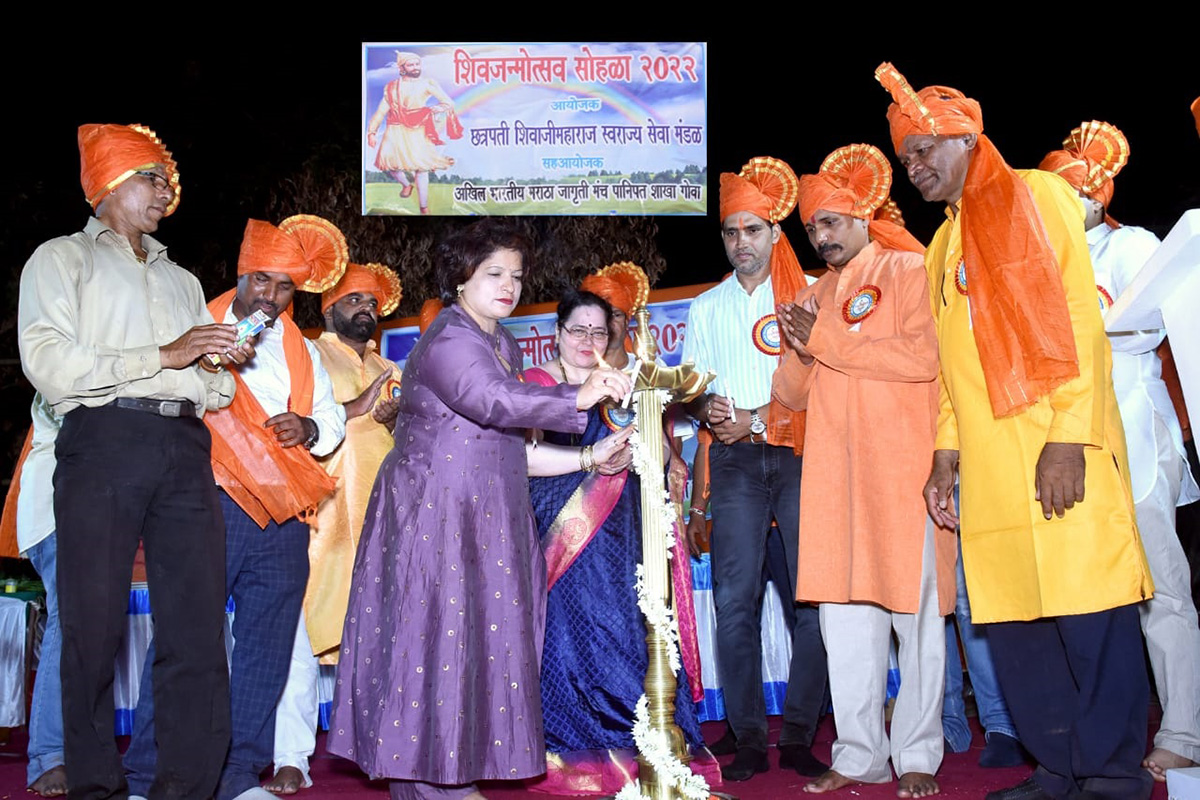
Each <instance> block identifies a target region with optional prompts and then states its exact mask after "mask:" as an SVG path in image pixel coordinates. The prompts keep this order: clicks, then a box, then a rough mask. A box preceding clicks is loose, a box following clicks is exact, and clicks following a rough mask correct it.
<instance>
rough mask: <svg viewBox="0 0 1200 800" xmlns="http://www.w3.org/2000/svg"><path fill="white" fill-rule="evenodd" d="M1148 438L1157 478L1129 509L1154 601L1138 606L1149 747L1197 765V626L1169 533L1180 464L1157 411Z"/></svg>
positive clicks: (1180, 555)
mask: <svg viewBox="0 0 1200 800" xmlns="http://www.w3.org/2000/svg"><path fill="white" fill-rule="evenodd" d="M1154 439H1155V443H1156V449H1157V451H1158V463H1157V468H1158V476H1157V478H1156V479H1155V481H1154V487H1153V489H1152V490H1151V491H1150V494H1148V495H1147V496H1146V497H1145V498H1143V499H1142V501H1141V502H1139V503H1137V505H1136V506H1135V511H1136V513H1137V523H1138V530H1139V531H1140V532H1141V534H1142V546H1143V547H1145V548H1146V561H1147V562H1148V563H1149V564H1150V577H1152V578H1153V579H1154V597H1152V598H1151V599H1150V600H1147V601H1146V602H1144V603H1142V604H1141V605H1140V606H1139V607H1138V610H1139V612H1140V614H1141V621H1142V633H1143V634H1144V635H1145V637H1146V650H1147V652H1149V654H1150V668H1151V670H1152V671H1153V673H1154V683H1155V685H1156V686H1157V688H1158V699H1159V701H1160V702H1161V703H1162V709H1163V716H1162V725H1160V726H1159V729H1158V733H1156V734H1155V735H1154V746H1155V747H1161V748H1163V749H1165V750H1170V751H1171V752H1172V753H1175V754H1177V755H1181V756H1183V757H1184V758H1187V759H1191V760H1192V761H1200V627H1198V626H1197V624H1196V607H1195V605H1193V603H1192V575H1191V570H1190V568H1189V567H1188V562H1187V556H1186V555H1184V552H1183V547H1182V546H1181V545H1180V544H1179V537H1178V535H1177V534H1176V533H1175V503H1176V502H1178V500H1179V492H1180V487H1181V485H1182V479H1183V470H1184V469H1186V466H1185V464H1184V461H1183V458H1182V457H1181V456H1180V455H1179V453H1178V452H1177V451H1176V450H1175V447H1174V445H1173V443H1172V441H1171V435H1170V431H1169V430H1168V428H1167V426H1166V424H1165V423H1164V422H1163V420H1162V418H1161V417H1159V416H1158V414H1157V413H1156V414H1155V415H1154Z"/></svg>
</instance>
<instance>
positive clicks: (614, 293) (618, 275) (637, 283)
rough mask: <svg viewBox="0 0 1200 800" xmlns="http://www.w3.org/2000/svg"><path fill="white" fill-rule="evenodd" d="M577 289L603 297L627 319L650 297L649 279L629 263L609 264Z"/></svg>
mask: <svg viewBox="0 0 1200 800" xmlns="http://www.w3.org/2000/svg"><path fill="white" fill-rule="evenodd" d="M579 288H580V289H582V290H583V291H585V292H591V293H592V294H596V295H599V296H600V297H603V298H604V300H605V301H606V302H607V303H608V304H609V305H611V306H612V307H613V308H616V309H619V310H621V311H622V312H624V314H625V316H627V317H631V316H633V311H634V309H635V308H641V307H642V306H644V305H646V300H647V299H649V297H650V279H649V278H648V277H646V271H645V270H644V269H642V268H641V267H639V266H638V265H637V264H634V263H632V262H629V261H621V262H618V263H616V264H609V265H608V266H607V267H604V268H603V269H601V270H599V271H598V272H595V273H593V274H591V275H588V276H587V277H586V278H584V279H583V283H581V284H579Z"/></svg>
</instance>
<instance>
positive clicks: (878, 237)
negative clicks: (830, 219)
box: [800, 144, 925, 254]
mask: <svg viewBox="0 0 1200 800" xmlns="http://www.w3.org/2000/svg"><path fill="white" fill-rule="evenodd" d="M891 188H892V166H891V164H889V163H888V160H887V156H885V155H884V154H883V153H882V152H881V151H880V150H879V148H878V147H874V146H872V145H869V144H852V145H848V146H846V147H840V148H838V149H837V150H834V151H833V152H832V153H830V154H829V155H828V156H827V157H826V158H825V161H824V162H823V163H822V164H821V171H820V172H818V173H817V174H816V175H801V176H800V220H801V222H803V223H804V224H805V225H807V224H808V223H809V222H811V221H812V218H813V216H814V215H815V214H816V213H817V212H818V211H832V212H833V213H834V214H846V215H849V216H851V217H855V218H857V219H865V220H868V230H869V231H870V234H871V238H872V239H874V240H875V241H877V242H879V244H880V245H881V246H883V247H885V248H887V249H889V250H906V251H908V252H911V253H921V254H923V253H924V252H925V248H924V247H922V246H921V243H920V242H918V241H917V240H916V238H915V237H913V235H912V234H911V233H909V232H908V231H907V230H905V229H904V223H903V217H901V218H900V220H901V221H900V224H899V225H897V224H896V223H895V222H893V221H892V220H890V219H888V218H887V217H883V218H876V214H875V212H876V211H877V210H879V209H880V208H883V207H884V206H885V205H886V204H887V203H888V202H889V201H891V198H890V197H889V196H888V192H889V191H890V190H891ZM892 205H893V206H895V203H894V202H892ZM897 213H898V210H897Z"/></svg>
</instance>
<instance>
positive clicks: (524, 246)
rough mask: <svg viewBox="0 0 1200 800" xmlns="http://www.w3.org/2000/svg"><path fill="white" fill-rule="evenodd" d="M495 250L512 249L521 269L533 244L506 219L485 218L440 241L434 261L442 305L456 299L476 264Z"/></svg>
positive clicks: (528, 262) (529, 260)
mask: <svg viewBox="0 0 1200 800" xmlns="http://www.w3.org/2000/svg"><path fill="white" fill-rule="evenodd" d="M497 250H515V251H516V252H517V253H518V254H519V255H520V256H521V267H522V268H523V269H525V270H528V269H529V268H530V267H531V266H532V262H533V243H532V242H530V241H529V237H527V236H526V235H525V234H524V233H523V232H522V231H521V229H520V228H518V227H517V226H516V225H515V224H513V223H512V222H509V221H508V220H504V219H500V218H496V217H485V218H484V219H481V220H479V221H478V222H473V223H471V224H470V225H467V226H466V227H464V228H459V229H458V230H456V231H454V232H453V233H451V234H450V235H449V236H447V237H446V238H445V239H443V240H442V241H441V242H440V243H439V244H438V246H437V251H436V255H435V261H434V263H435V264H436V270H437V281H438V293H439V294H440V296H441V298H442V302H443V303H445V304H447V305H449V304H450V303H453V302H454V301H455V300H457V299H458V287H459V285H460V284H463V283H466V282H467V281H469V280H470V279H471V276H472V275H474V274H475V270H477V269H478V268H479V265H480V264H482V263H483V262H484V261H485V260H487V258H488V256H490V255H491V254H492V253H494V252H496V251H497Z"/></svg>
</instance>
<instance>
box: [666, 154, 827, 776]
mask: <svg viewBox="0 0 1200 800" xmlns="http://www.w3.org/2000/svg"><path fill="white" fill-rule="evenodd" d="M796 197H797V181H796V176H795V173H793V172H792V170H791V168H790V167H788V165H787V164H785V163H783V162H782V161H778V160H776V159H772V158H755V159H752V160H751V161H750V163H748V164H747V165H746V166H745V167H743V168H742V171H741V173H740V174H739V175H734V174H732V173H724V174H722V175H721V220H722V222H721V236H722V239H723V241H724V242H725V253H726V255H727V256H728V257H729V262H730V263H731V264H732V265H733V270H734V271H733V274H732V275H730V276H729V277H728V278H726V279H725V280H724V281H722V282H721V283H720V284H718V285H717V286H715V287H713V288H712V289H710V290H708V291H707V292H704V293H703V294H701V295H700V296H699V297H697V298H696V299H695V301H693V303H692V306H691V308H690V310H689V311H688V321H687V333H686V335H685V337H684V343H683V360H685V361H692V362H694V363H695V364H696V365H697V366H698V367H700V368H702V369H710V370H712V371H714V372H716V373H717V378H716V380H715V381H713V383H712V384H711V385H710V386H709V393H708V394H706V395H704V396H702V397H700V398H698V399H697V400H695V401H694V402H693V403H692V404H690V406H689V408H688V411H689V413H691V414H692V416H694V417H695V418H696V419H698V420H699V421H700V422H701V423H703V424H706V425H708V426H709V427H710V428H712V430H713V434H714V436H715V439H716V441H714V442H713V445H712V448H711V450H710V452H709V466H710V475H711V479H710V480H711V485H712V495H711V500H710V505H709V507H710V508H711V509H712V519H713V533H712V571H713V584H714V586H713V595H714V600H715V602H716V606H717V654H718V658H719V660H720V661H721V663H722V665H723V666H724V669H723V671H722V676H721V679H722V685H723V688H724V695H725V707H726V714H727V717H728V720H729V732H728V733H727V734H726V736H725V738H723V739H722V740H721V741H719V742H717V743H716V744H715V745H713V750H714V752H716V753H717V754H718V755H720V754H722V753H730V752H735V751H736V753H737V755H736V757H735V758H734V760H733V762H732V763H731V764H730V765H728V766H726V767H724V768H723V769H722V774H723V775H724V777H725V779H726V780H731V781H744V780H748V779H750V778H751V777H753V776H754V775H756V774H757V773H760V772H765V771H766V770H767V769H768V760H767V720H766V707H765V703H764V699H763V686H762V675H761V653H762V640H761V638H760V632H759V616H760V613H761V608H762V579H761V576H762V572H763V565H764V562H765V560H766V558H767V537H768V535H769V534H770V533H771V531H772V528H771V521H772V519H774V520H775V522H776V524H777V526H778V532H779V535H780V536H781V537H782V539H783V550H784V553H785V558H786V561H787V563H786V564H785V565H780V569H779V570H772V572H773V573H774V574H782V575H787V576H788V577H789V585H787V586H778V587H777V589H778V592H779V596H780V598H782V599H783V604H784V608H785V609H786V611H787V612H788V617H789V619H788V622H789V626H790V627H791V628H792V663H791V669H790V672H789V676H788V684H787V693H786V696H785V697H784V702H783V717H784V724H783V729H782V730H781V731H780V736H779V750H780V767H782V768H790V769H795V770H796V771H797V772H799V773H800V774H801V775H805V776H816V775H820V774H821V773H823V772H824V771H825V770H826V769H827V767H826V765H824V764H822V763H821V762H820V761H818V760H817V759H816V758H814V757H813V755H812V750H811V746H812V741H813V736H814V735H815V733H816V727H817V722H818V720H819V719H820V714H821V711H822V710H823V709H824V707H825V678H826V668H825V647H824V645H823V644H822V642H821V631H820V627H819V622H818V618H817V610H816V608H815V607H813V606H808V605H799V606H794V605H793V598H794V597H795V596H796V563H797V552H796V550H797V538H798V528H799V519H798V511H799V507H800V457H799V455H797V454H796V452H794V451H793V443H794V442H795V443H799V442H802V441H803V438H804V429H803V425H804V421H803V420H804V418H803V414H802V413H801V414H793V413H792V412H790V411H788V410H787V409H786V408H784V407H782V406H777V404H772V402H771V379H772V376H773V375H774V373H775V369H776V367H777V366H778V364H779V358H780V356H781V354H782V353H783V347H784V346H785V344H784V342H783V341H782V337H781V336H780V332H779V323H778V321H777V319H776V317H775V308H776V306H777V304H778V303H780V302H785V301H790V300H791V299H792V298H794V297H795V296H796V293H797V291H798V290H799V289H800V287H801V286H803V285H804V273H803V272H802V271H801V269H800V264H799V262H798V261H797V260H796V255H795V253H794V252H793V251H792V247H791V245H790V244H789V243H788V241H787V237H786V236H784V234H783V231H782V230H781V229H780V227H779V220H781V219H783V218H784V217H785V216H787V215H788V214H789V213H791V211H792V210H793V209H794V208H795V204H796ZM784 567H786V571H784Z"/></svg>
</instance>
